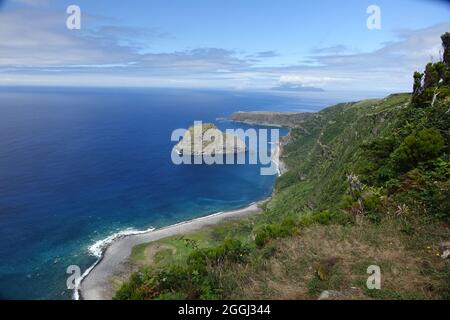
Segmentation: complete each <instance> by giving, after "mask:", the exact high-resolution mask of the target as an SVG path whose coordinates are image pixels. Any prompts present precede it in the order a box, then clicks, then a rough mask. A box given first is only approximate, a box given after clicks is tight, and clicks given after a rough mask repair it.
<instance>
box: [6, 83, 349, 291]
mask: <svg viewBox="0 0 450 320" xmlns="http://www.w3.org/2000/svg"><path fill="white" fill-rule="evenodd" d="M346 100H350V99H345V98H342V99H339V98H337V97H332V96H329V95H324V94H317V95H316V96H314V95H313V96H312V97H308V98H302V97H293V96H276V95H270V94H262V93H243V92H218V91H198V90H197V91H194V90H191V91H189V90H169V89H167V90H148V89H147V90H144V89H129V90H125V89H122V90H113V89H50V88H47V89H29V88H28V89H27V88H22V89H1V90H0V299H1V298H3V299H11V298H20V299H48V298H50V299H70V298H71V295H72V292H71V291H68V290H66V289H65V283H66V277H67V275H66V273H65V271H66V268H67V266H69V265H73V264H76V265H79V266H80V267H81V268H82V269H83V270H84V269H86V268H87V267H89V266H90V265H91V264H92V263H93V262H94V261H95V259H96V258H95V257H93V256H92V255H90V254H89V252H88V247H89V246H90V245H92V243H94V242H95V241H97V240H99V239H102V238H105V237H106V236H108V235H110V234H112V233H115V232H117V231H119V230H123V229H125V228H134V229H140V230H142V229H146V228H148V227H151V226H153V227H161V226H164V225H168V224H172V223H175V222H179V221H182V220H186V219H191V218H194V217H199V216H204V215H207V214H209V213H212V212H217V211H222V210H228V209H232V208H237V207H242V206H244V205H246V204H248V203H250V202H253V201H256V200H259V199H262V198H265V197H267V196H268V195H270V193H271V189H272V185H273V183H274V180H275V178H276V177H274V176H270V177H268V176H261V175H260V172H259V169H260V168H259V166H255V165H232V166H228V165H227V166H207V165H200V166H194V165H190V166H188V165H185V166H176V165H174V164H172V162H171V159H170V154H171V149H172V147H173V145H174V142H171V141H170V135H171V133H172V131H173V130H174V129H177V128H187V127H188V126H190V125H192V123H193V121H194V120H202V121H204V122H215V123H216V124H217V125H218V126H219V127H220V128H221V129H225V128H237V127H240V128H243V129H247V128H248V127H247V126H245V125H238V124H234V123H231V122H218V121H216V118H217V117H227V116H229V115H230V114H231V113H232V112H234V111H239V110H244V111H245V110H248V111H251V110H281V111H292V110H297V111H300V110H304V111H314V110H319V109H321V108H323V107H324V106H327V105H330V104H332V103H335V102H340V101H346Z"/></svg>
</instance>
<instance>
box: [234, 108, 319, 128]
mask: <svg viewBox="0 0 450 320" xmlns="http://www.w3.org/2000/svg"><path fill="white" fill-rule="evenodd" d="M313 115H314V114H313V113H309V112H264V111H256V112H236V113H233V114H232V115H231V120H233V121H236V122H241V123H246V124H250V125H267V126H280V127H290V128H295V127H298V126H300V125H301V123H302V122H303V121H305V120H307V119H309V118H311V117H313Z"/></svg>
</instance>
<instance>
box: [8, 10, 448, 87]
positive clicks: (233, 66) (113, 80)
mask: <svg viewBox="0 0 450 320" xmlns="http://www.w3.org/2000/svg"><path fill="white" fill-rule="evenodd" d="M33 11H34V10H33ZM83 16H84V19H87V22H88V23H83V26H84V27H85V28H86V29H82V30H81V31H75V30H72V31H71V30H67V29H66V28H65V19H66V14H65V12H64V11H62V12H54V11H49V10H45V11H37V12H33V13H30V11H26V10H25V11H20V12H19V11H11V12H1V13H0V52H1V54H0V74H1V76H0V84H25V85H28V84H38V83H40V84H66V85H86V84H90V85H117V86H121V85H148V86H153V85H173V84H175V85H177V86H183V85H185V86H196V87H201V86H203V87H223V88H230V87H235V88H266V89H268V88H272V87H274V86H276V85H279V84H283V83H289V84H297V85H301V86H312V87H323V88H325V89H373V90H388V91H399V90H409V88H410V86H411V77H412V73H413V72H414V71H415V70H421V69H423V67H424V65H425V64H426V63H427V62H428V61H429V60H430V59H431V57H434V59H437V58H438V57H439V55H440V54H439V50H440V35H441V34H442V33H444V32H445V31H449V30H450V23H445V24H440V25H436V26H433V27H429V28H426V29H421V30H399V31H397V32H396V39H397V40H396V41H391V42H388V43H384V44H383V46H382V48H381V49H379V50H376V51H373V52H367V53H349V52H351V51H349V50H347V49H346V47H345V46H343V45H336V46H334V47H331V48H324V49H316V50H313V51H312V52H313V53H314V55H312V56H309V57H299V60H308V61H309V63H308V64H306V65H305V64H299V65H291V66H286V67H279V66H278V67H267V66H268V65H270V61H271V58H273V57H279V56H280V53H278V52H277V51H274V50H269V51H263V52H256V53H247V54H245V53H242V52H239V53H238V52H235V51H233V50H226V49H222V48H196V49H192V50H184V51H175V52H148V50H147V52H145V53H143V50H142V48H143V45H144V44H145V45H148V44H149V43H151V42H152V41H155V40H156V39H157V40H162V39H165V38H166V37H170V35H167V34H165V33H164V32H162V31H160V30H158V29H152V28H150V29H148V28H147V29H144V28H142V29H139V28H130V27H127V26H120V25H119V24H118V23H117V22H116V21H113V20H111V19H106V18H100V17H95V16H90V15H89V14H87V13H83ZM86 26H91V28H90V29H88V27H86ZM131 35H132V37H130V36H131ZM130 38H132V39H133V41H130V40H129V39H130ZM260 61H264V62H265V63H264V67H263V66H261V64H259V62H260Z"/></svg>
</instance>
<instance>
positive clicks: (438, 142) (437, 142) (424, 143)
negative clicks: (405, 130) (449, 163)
mask: <svg viewBox="0 0 450 320" xmlns="http://www.w3.org/2000/svg"><path fill="white" fill-rule="evenodd" d="M443 148H444V138H443V137H442V135H441V134H440V133H439V131H437V130H436V129H434V128H431V129H423V130H420V131H419V132H416V133H413V134H410V135H409V136H407V137H406V138H405V140H404V141H403V143H402V144H401V145H400V147H398V148H397V150H396V151H395V152H394V158H395V160H396V162H397V165H398V167H399V168H400V169H401V170H402V171H406V170H408V169H411V168H414V167H415V166H416V165H417V164H418V163H419V162H423V161H427V160H432V159H435V158H437V157H438V156H439V155H440V153H441V151H442V149H443Z"/></svg>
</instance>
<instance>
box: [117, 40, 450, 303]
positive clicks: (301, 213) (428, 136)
mask: <svg viewBox="0 0 450 320" xmlns="http://www.w3.org/2000/svg"><path fill="white" fill-rule="evenodd" d="M442 41H443V47H444V58H443V62H438V63H434V64H428V65H427V67H426V69H425V72H424V74H421V73H419V72H417V73H415V74H414V87H413V89H414V91H413V94H412V95H410V94H406V93H405V94H394V95H390V96H388V97H386V98H385V99H371V100H365V101H360V102H352V103H343V104H338V105H336V106H333V107H330V108H327V109H324V110H322V111H321V112H319V113H317V114H313V115H310V116H308V117H306V118H304V119H302V120H298V121H297V122H296V124H295V126H293V127H292V129H291V133H290V137H289V142H288V143H287V144H286V145H285V146H284V149H283V161H284V162H285V163H286V165H287V167H288V168H289V171H288V172H287V173H286V174H284V175H283V176H281V177H280V178H279V179H278V180H277V182H276V185H275V190H274V194H273V196H272V199H271V201H270V202H268V203H266V204H265V205H264V207H263V213H262V214H260V215H257V216H254V217H251V218H247V219H245V220H241V221H231V222H227V223H224V224H221V225H219V226H215V227H211V228H208V229H205V230H202V231H200V232H196V233H193V234H189V235H186V236H185V237H181V238H180V237H178V238H169V239H164V240H162V241H159V242H156V243H151V244H147V245H143V246H142V247H137V248H135V250H134V251H133V254H132V259H133V260H134V263H136V264H138V265H140V266H142V268H141V270H140V271H139V272H137V273H135V274H133V275H132V276H131V278H130V279H129V280H128V281H127V282H125V283H123V284H122V286H121V288H120V289H119V290H118V292H117V295H116V298H117V299H248V298H253V299H279V298H286V299H311V298H317V297H318V296H319V295H320V293H321V292H322V291H324V290H335V291H336V292H339V294H340V296H339V298H344V299H360V298H362V299H448V298H449V292H450V286H449V284H450V266H449V260H448V259H447V260H445V259H442V258H441V257H440V253H441V252H440V244H441V243H443V242H448V241H449V234H450V233H449V224H450V201H449V200H450V85H449V81H448V79H449V77H448V75H449V73H450V58H449V54H450V51H449V50H450V34H449V33H446V34H444V35H443V36H442ZM372 264H375V265H379V266H380V267H381V270H382V277H383V278H382V279H383V280H382V290H379V291H373V290H368V289H367V288H366V286H365V281H366V279H367V274H366V268H367V267H368V266H369V265H372ZM350 288H352V289H350Z"/></svg>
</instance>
